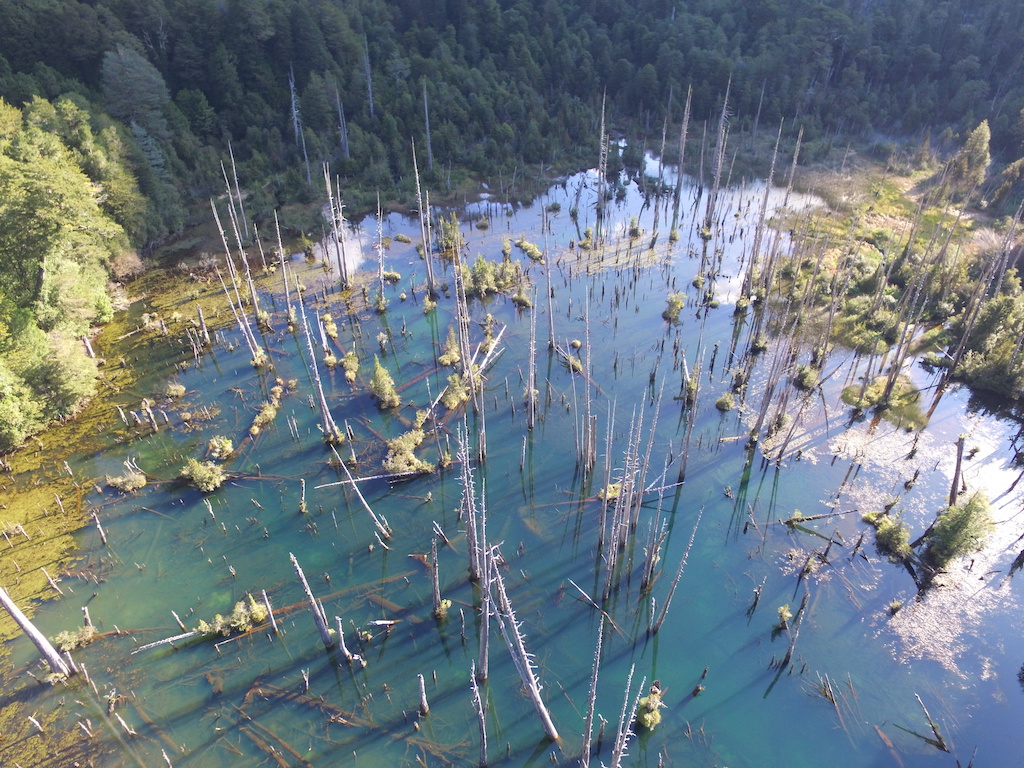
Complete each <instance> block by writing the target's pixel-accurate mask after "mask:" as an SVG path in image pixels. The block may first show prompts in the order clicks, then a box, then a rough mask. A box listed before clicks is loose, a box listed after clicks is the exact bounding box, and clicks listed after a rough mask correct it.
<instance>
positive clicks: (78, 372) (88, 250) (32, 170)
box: [0, 97, 145, 450]
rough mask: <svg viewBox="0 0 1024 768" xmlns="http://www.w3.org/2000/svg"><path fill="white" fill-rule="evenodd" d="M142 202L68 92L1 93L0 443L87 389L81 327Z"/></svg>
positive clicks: (115, 144)
mask: <svg viewBox="0 0 1024 768" xmlns="http://www.w3.org/2000/svg"><path fill="white" fill-rule="evenodd" d="M144 207H145V201H144V200H143V199H142V197H141V195H140V193H139V190H138V188H137V187H136V185H135V181H134V178H133V177H132V175H131V173H130V172H129V171H128V169H127V168H126V165H125V162H124V157H123V144H122V143H121V141H120V140H119V138H118V132H117V130H116V129H115V128H114V127H113V126H108V127H106V128H104V129H101V130H100V131H99V132H98V133H94V132H93V129H92V127H91V125H90V120H89V114H88V113H87V112H86V111H84V110H83V109H81V108H80V107H79V106H77V105H76V104H75V103H74V102H73V101H72V100H70V99H62V100H60V101H58V102H57V103H56V104H51V103H50V102H48V101H46V100H44V99H41V98H38V97H37V98H34V99H33V100H32V101H31V102H29V104H28V105H26V107H25V108H24V109H23V110H19V109H18V108H17V107H13V106H11V105H10V104H7V103H6V102H4V101H2V100H0V254H2V255H3V258H2V259H0V450H8V449H10V448H11V447H13V446H15V445H17V444H18V443H20V442H21V441H22V440H24V438H25V437H26V436H27V435H30V434H32V433H34V432H36V431H38V429H39V428H40V427H41V426H42V425H44V424H45V423H46V422H48V421H50V420H51V419H53V418H62V417H65V416H68V415H70V414H71V413H72V412H73V410H74V409H75V408H76V407H77V405H78V403H79V400H80V399H81V398H82V397H86V396H88V395H90V394H92V392H93V389H94V386H95V369H96V364H95V362H94V361H93V360H91V359H90V358H88V357H87V356H86V354H85V349H84V345H83V344H82V341H81V338H82V337H83V336H85V335H86V334H87V333H88V332H89V328H90V327H91V326H93V325H96V324H97V323H102V322H106V321H107V320H109V319H110V317H111V314H112V308H111V303H110V298H109V297H108V294H107V276H108V274H109V270H110V267H111V265H112V264H113V263H114V262H115V261H116V260H118V259H119V258H122V257H124V256H125V255H126V254H127V253H129V250H130V243H129V237H128V234H127V231H126V226H127V227H128V228H131V227H132V225H133V224H135V223H137V220H138V217H139V215H140V212H141V210H142V209H144Z"/></svg>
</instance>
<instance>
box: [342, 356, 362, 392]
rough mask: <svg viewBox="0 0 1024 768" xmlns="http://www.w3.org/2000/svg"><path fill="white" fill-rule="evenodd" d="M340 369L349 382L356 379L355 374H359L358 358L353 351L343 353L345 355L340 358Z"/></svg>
mask: <svg viewBox="0 0 1024 768" xmlns="http://www.w3.org/2000/svg"><path fill="white" fill-rule="evenodd" d="M341 369H342V370H343V371H344V372H345V381H347V382H349V383H350V384H351V383H352V382H354V381H355V380H356V376H358V375H359V358H358V357H357V356H356V353H355V352H353V351H349V352H346V353H345V356H344V357H343V358H341Z"/></svg>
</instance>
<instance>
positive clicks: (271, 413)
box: [249, 379, 295, 437]
mask: <svg viewBox="0 0 1024 768" xmlns="http://www.w3.org/2000/svg"><path fill="white" fill-rule="evenodd" d="M288 389H289V390H292V389H295V382H294V380H292V381H289V382H288ZM284 392H285V386H284V382H283V381H282V380H281V379H277V382H276V383H275V384H274V386H272V387H271V388H270V398H269V399H267V400H265V401H264V402H262V403H261V404H260V409H259V411H257V412H256V417H255V418H254V419H253V421H252V426H251V427H249V434H250V435H251V436H252V437H256V436H257V435H258V434H259V433H260V432H261V431H262V430H263V428H264V427H265V426H267V424H269V423H270V422H272V421H273V420H274V419H276V418H277V409H278V408H279V407H280V406H281V397H282V396H283V395H284Z"/></svg>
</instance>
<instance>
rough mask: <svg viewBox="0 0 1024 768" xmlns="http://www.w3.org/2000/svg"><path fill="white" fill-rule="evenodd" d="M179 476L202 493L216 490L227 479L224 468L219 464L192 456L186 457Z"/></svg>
mask: <svg viewBox="0 0 1024 768" xmlns="http://www.w3.org/2000/svg"><path fill="white" fill-rule="evenodd" d="M180 476H181V478H182V479H183V480H184V481H185V482H187V483H188V484H189V485H191V486H192V487H193V488H196V489H198V490H200V491H202V492H203V493H212V492H213V491H216V490H217V489H218V488H220V487H221V486H222V485H223V484H224V481H225V480H226V479H227V475H226V474H225V473H224V468H223V467H222V466H221V465H220V464H214V463H213V462H212V461H199V460H198V459H192V458H190V459H188V461H187V463H186V464H185V466H184V467H182V468H181V475H180Z"/></svg>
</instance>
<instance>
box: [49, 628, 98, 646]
mask: <svg viewBox="0 0 1024 768" xmlns="http://www.w3.org/2000/svg"><path fill="white" fill-rule="evenodd" d="M95 639H96V627H95V626H93V625H92V624H91V623H90V624H86V625H84V626H81V627H79V628H78V629H76V630H74V631H68V630H65V631H63V632H58V633H57V634H56V635H55V636H54V637H53V644H54V645H56V646H57V648H59V649H60V650H61V651H62V652H63V653H69V652H71V651H74V650H76V649H78V648H81V647H83V646H86V645H89V643H91V642H92V641H93V640H95Z"/></svg>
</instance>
